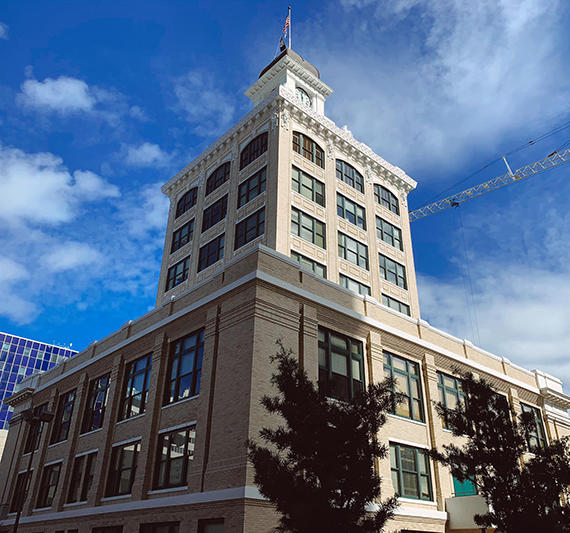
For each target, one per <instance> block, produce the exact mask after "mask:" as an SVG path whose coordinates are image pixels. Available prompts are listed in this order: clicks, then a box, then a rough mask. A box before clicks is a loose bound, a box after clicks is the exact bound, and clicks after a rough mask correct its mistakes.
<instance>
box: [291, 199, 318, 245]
mask: <svg viewBox="0 0 570 533" xmlns="http://www.w3.org/2000/svg"><path fill="white" fill-rule="evenodd" d="M291 233H293V235H297V236H299V237H301V239H304V240H306V241H308V242H312V243H313V244H316V245H317V246H320V247H321V248H325V249H326V225H325V223H324V222H320V221H319V220H317V219H316V218H313V217H312V216H310V215H307V214H306V213H303V211H299V210H298V209H296V208H295V207H292V208H291Z"/></svg>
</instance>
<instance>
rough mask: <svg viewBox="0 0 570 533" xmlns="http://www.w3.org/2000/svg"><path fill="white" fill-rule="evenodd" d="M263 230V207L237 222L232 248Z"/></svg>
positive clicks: (256, 235) (238, 246) (260, 233)
mask: <svg viewBox="0 0 570 533" xmlns="http://www.w3.org/2000/svg"><path fill="white" fill-rule="evenodd" d="M264 231H265V207H263V208H262V209H260V210H259V211H256V212H255V213H253V214H252V215H249V216H248V217H247V218H246V219H244V220H242V221H241V222H238V223H237V225H236V236H235V242H234V250H237V249H238V248H240V247H241V246H243V245H245V244H247V243H248V242H250V241H253V239H255V238H257V237H259V236H260V235H263V233H264Z"/></svg>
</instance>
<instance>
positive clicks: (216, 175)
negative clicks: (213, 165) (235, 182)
mask: <svg viewBox="0 0 570 533" xmlns="http://www.w3.org/2000/svg"><path fill="white" fill-rule="evenodd" d="M230 167H231V163H230V162H229V161H227V162H226V163H224V164H222V165H220V166H219V167H218V168H217V169H216V170H214V172H212V173H211V174H210V177H209V178H208V179H207V180H206V196H208V194H210V193H211V192H214V191H215V190H216V189H217V188H218V187H221V186H222V185H223V184H224V183H225V182H226V181H228V180H229V179H230Z"/></svg>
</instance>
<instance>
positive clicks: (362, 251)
mask: <svg viewBox="0 0 570 533" xmlns="http://www.w3.org/2000/svg"><path fill="white" fill-rule="evenodd" d="M338 255H339V256H340V257H342V258H343V259H346V260H347V261H349V262H351V263H354V264H355V265H358V266H359V267H360V268H364V269H366V270H368V246H366V244H362V243H361V242H359V241H357V240H355V239H353V238H352V237H349V236H348V235H345V234H344V233H341V232H340V231H339V232H338Z"/></svg>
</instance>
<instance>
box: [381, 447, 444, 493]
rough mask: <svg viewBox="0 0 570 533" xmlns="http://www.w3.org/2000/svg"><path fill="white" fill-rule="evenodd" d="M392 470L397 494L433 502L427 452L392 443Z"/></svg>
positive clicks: (393, 483)
mask: <svg viewBox="0 0 570 533" xmlns="http://www.w3.org/2000/svg"><path fill="white" fill-rule="evenodd" d="M390 469H391V470H392V485H393V487H394V490H395V491H396V494H397V495H398V496H402V497H404V498H414V499H416V500H432V499H433V497H432V490H431V474H430V467H429V458H428V454H427V452H426V450H422V449H420V448H414V447H412V446H404V445H403V444H395V443H393V442H391V443H390Z"/></svg>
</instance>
